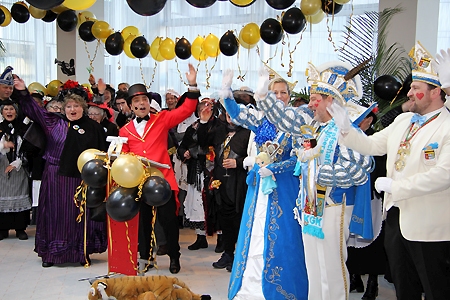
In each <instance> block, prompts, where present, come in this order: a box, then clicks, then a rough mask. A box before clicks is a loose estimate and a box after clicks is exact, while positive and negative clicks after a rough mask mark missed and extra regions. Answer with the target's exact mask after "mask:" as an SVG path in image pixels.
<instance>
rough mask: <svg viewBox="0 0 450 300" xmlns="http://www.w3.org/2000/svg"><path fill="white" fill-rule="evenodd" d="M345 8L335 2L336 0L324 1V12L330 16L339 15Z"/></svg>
mask: <svg viewBox="0 0 450 300" xmlns="http://www.w3.org/2000/svg"><path fill="white" fill-rule="evenodd" d="M333 5H334V7H333ZM343 6H344V5H342V4H338V3H336V2H334V0H322V10H323V11H324V12H325V13H326V14H329V15H332V14H337V13H339V12H340V11H341V10H342V7H343ZM333 9H334V10H333Z"/></svg>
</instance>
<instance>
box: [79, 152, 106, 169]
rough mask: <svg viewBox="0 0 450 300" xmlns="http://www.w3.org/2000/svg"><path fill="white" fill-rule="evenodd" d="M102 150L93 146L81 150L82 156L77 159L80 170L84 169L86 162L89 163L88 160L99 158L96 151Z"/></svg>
mask: <svg viewBox="0 0 450 300" xmlns="http://www.w3.org/2000/svg"><path fill="white" fill-rule="evenodd" d="M100 152H101V151H100V150H97V149H94V148H91V149H87V150H84V151H83V152H81V154H80V156H78V160H77V167H78V171H80V173H81V170H82V169H83V166H84V164H85V163H87V162H88V161H90V160H92V159H95V158H97V155H95V153H100Z"/></svg>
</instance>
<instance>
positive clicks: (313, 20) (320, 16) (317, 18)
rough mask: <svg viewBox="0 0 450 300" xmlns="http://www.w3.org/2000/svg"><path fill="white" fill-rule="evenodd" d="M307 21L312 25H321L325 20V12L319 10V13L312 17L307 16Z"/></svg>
mask: <svg viewBox="0 0 450 300" xmlns="http://www.w3.org/2000/svg"><path fill="white" fill-rule="evenodd" d="M305 18H306V21H307V22H308V23H311V24H319V23H320V22H321V21H322V20H323V18H325V13H324V12H323V10H319V12H318V13H317V14H315V15H312V16H305Z"/></svg>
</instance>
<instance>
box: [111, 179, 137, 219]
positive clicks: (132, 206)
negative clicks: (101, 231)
mask: <svg viewBox="0 0 450 300" xmlns="http://www.w3.org/2000/svg"><path fill="white" fill-rule="evenodd" d="M138 191H139V189H138V187H134V188H129V189H128V188H124V187H119V188H118V189H116V190H114V191H113V192H112V193H111V194H109V197H108V200H107V201H106V211H107V212H108V215H109V216H110V217H111V218H112V219H114V220H116V221H118V222H124V221H128V220H131V219H133V218H134V217H135V216H136V215H137V213H138V212H139V206H140V204H141V202H140V201H136V200H135V199H136V198H137V194H138Z"/></svg>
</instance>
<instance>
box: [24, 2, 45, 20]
mask: <svg viewBox="0 0 450 300" xmlns="http://www.w3.org/2000/svg"><path fill="white" fill-rule="evenodd" d="M28 10H29V11H30V15H31V16H32V17H33V18H35V19H42V18H43V17H45V14H46V13H47V11H45V10H43V9H39V8H37V7H34V6H33V5H30V7H29V8H28Z"/></svg>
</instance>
